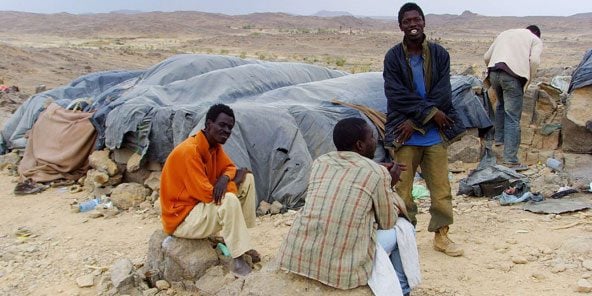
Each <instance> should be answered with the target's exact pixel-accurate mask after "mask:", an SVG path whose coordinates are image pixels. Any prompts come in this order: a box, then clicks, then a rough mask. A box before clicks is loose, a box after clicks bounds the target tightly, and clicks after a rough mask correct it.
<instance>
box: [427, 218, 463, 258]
mask: <svg viewBox="0 0 592 296" xmlns="http://www.w3.org/2000/svg"><path fill="white" fill-rule="evenodd" d="M434 249H435V250H436V251H439V252H442V253H444V254H446V255H448V256H451V257H458V256H462V255H463V254H464V251H463V249H462V248H461V247H460V246H459V245H457V244H456V243H454V242H453V241H452V240H451V239H449V238H448V226H444V227H442V228H440V229H438V230H436V233H435V235H434Z"/></svg>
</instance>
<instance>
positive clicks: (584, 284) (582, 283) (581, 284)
mask: <svg viewBox="0 0 592 296" xmlns="http://www.w3.org/2000/svg"><path fill="white" fill-rule="evenodd" d="M576 292H580V293H589V292H592V283H590V281H588V280H587V279H580V280H578V283H577V285H576Z"/></svg>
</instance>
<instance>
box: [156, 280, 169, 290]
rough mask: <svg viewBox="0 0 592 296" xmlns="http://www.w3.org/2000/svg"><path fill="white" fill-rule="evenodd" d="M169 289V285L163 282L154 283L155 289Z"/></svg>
mask: <svg viewBox="0 0 592 296" xmlns="http://www.w3.org/2000/svg"><path fill="white" fill-rule="evenodd" d="M170 287H171V284H169V282H167V281H165V280H158V281H156V288H158V289H159V290H168V288H170Z"/></svg>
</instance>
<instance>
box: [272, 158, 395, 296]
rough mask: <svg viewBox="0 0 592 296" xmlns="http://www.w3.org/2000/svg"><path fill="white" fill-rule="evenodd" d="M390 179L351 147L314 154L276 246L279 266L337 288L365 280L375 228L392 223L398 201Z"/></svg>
mask: <svg viewBox="0 0 592 296" xmlns="http://www.w3.org/2000/svg"><path fill="white" fill-rule="evenodd" d="M390 183H391V176H390V174H389V172H388V171H387V169H386V168H385V167H383V166H381V165H379V164H377V163H375V162H374V161H372V160H371V159H368V158H366V157H363V156H361V155H360V154H358V153H355V152H345V151H341V152H330V153H327V154H325V155H322V156H320V157H319V158H318V159H316V160H315V161H314V163H313V165H312V171H311V175H310V181H309V185H308V191H307V195H306V203H305V205H304V208H303V209H302V211H301V213H300V214H299V215H298V216H297V217H296V219H295V220H294V223H293V224H292V227H291V229H290V232H289V233H288V236H287V237H286V239H285V240H284V242H283V244H282V246H281V248H280V253H279V256H278V260H279V264H280V268H281V269H283V270H287V271H290V272H293V273H296V274H300V275H302V276H305V277H308V278H312V279H315V280H318V281H320V282H322V283H324V284H326V285H329V286H332V287H336V288H339V289H352V288H355V287H358V286H361V285H366V284H367V283H368V278H369V277H370V273H371V271H372V262H373V260H374V252H375V248H376V230H377V229H389V228H392V227H393V226H394V224H395V221H396V219H397V216H398V210H397V207H400V206H401V205H402V201H399V200H400V198H398V196H397V195H396V194H395V193H394V192H393V190H392V189H391V184H390ZM395 203H398V204H397V206H395Z"/></svg>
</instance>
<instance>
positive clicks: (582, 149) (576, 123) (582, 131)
mask: <svg viewBox="0 0 592 296" xmlns="http://www.w3.org/2000/svg"><path fill="white" fill-rule="evenodd" d="M589 120H592V85H589V86H584V87H582V88H578V89H575V90H574V91H573V92H572V93H571V95H570V97H569V100H568V107H567V112H566V113H565V116H564V117H563V120H562V122H561V127H562V133H563V151H565V152H573V153H589V154H592V131H590V130H588V129H587V128H586V122H587V121H589Z"/></svg>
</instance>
